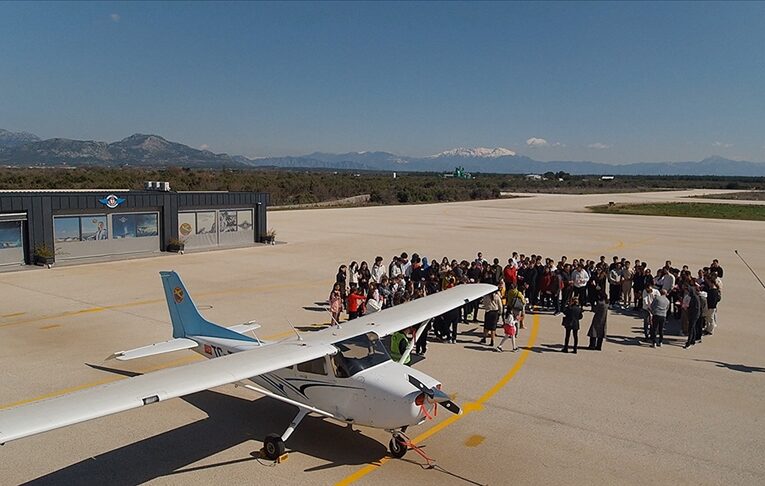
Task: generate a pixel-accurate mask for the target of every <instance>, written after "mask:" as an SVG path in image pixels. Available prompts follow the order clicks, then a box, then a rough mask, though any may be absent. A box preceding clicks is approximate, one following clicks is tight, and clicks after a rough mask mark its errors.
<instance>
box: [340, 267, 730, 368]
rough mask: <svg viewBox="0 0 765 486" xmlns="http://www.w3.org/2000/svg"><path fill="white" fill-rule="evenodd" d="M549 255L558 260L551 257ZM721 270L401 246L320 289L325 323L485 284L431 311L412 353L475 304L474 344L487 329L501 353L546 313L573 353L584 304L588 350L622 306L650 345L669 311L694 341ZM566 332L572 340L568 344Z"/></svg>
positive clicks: (713, 306) (395, 353)
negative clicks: (478, 325) (325, 299)
mask: <svg viewBox="0 0 765 486" xmlns="http://www.w3.org/2000/svg"><path fill="white" fill-rule="evenodd" d="M556 260H557V261H556ZM722 278H723V269H722V267H721V266H720V264H719V262H718V260H716V259H715V260H713V261H712V263H711V264H710V265H709V266H708V267H704V268H701V269H699V270H698V271H697V272H696V274H693V273H692V272H691V271H690V269H689V268H688V266H687V265H684V266H682V267H680V268H677V267H674V266H673V265H672V262H671V261H669V260H667V261H666V262H665V263H664V266H663V267H661V268H659V269H657V270H656V271H655V272H653V271H652V270H651V268H649V266H648V264H647V263H646V262H644V261H641V260H635V261H634V263H633V262H631V261H629V260H627V259H626V258H620V257H617V256H614V257H613V258H612V261H611V262H608V261H607V260H606V257H605V256H601V257H600V259H599V261H594V260H588V259H583V258H574V259H573V260H571V261H569V260H568V258H567V257H566V256H562V257H560V258H558V259H553V258H546V257H543V256H542V255H528V256H527V255H524V254H519V253H517V252H513V253H512V256H511V257H510V258H508V260H507V263H506V264H504V265H503V264H501V263H500V260H499V259H498V258H493V259H492V261H491V262H489V261H488V260H486V259H484V257H483V255H482V253H481V252H479V253H478V254H477V255H476V257H475V258H474V259H473V260H472V261H467V260H462V261H459V262H458V261H457V260H454V259H451V260H450V259H449V258H447V257H443V258H442V259H441V261H440V262H439V261H437V260H429V259H428V258H427V257H424V256H420V255H418V254H417V253H413V254H412V255H411V256H409V255H408V254H407V253H406V252H404V253H401V255H398V256H394V257H393V258H392V259H391V260H390V261H389V262H385V261H384V259H383V258H382V257H380V256H378V257H376V258H375V260H374V263H373V264H372V266H371V267H370V266H369V264H368V263H367V262H366V261H362V262H361V263H360V264H359V263H357V262H356V261H354V262H351V263H350V265H347V266H346V265H341V266H340V268H339V269H338V272H337V275H336V281H335V284H334V286H333V288H332V291H331V293H330V296H329V310H330V313H331V314H332V321H333V324H338V323H339V322H340V321H341V318H342V314H343V312H347V314H348V319H355V318H357V317H360V316H363V315H365V314H369V313H372V312H376V311H379V310H382V309H386V308H388V307H392V306H395V305H399V304H402V303H405V302H408V301H410V300H413V299H418V298H420V297H424V296H426V295H430V294H433V293H436V292H440V291H442V290H446V289H448V288H451V287H454V286H455V285H465V284H470V283H476V282H481V283H489V284H493V285H496V286H497V288H498V290H497V291H496V292H494V293H492V294H489V295H487V296H485V297H484V298H483V299H479V300H476V301H474V302H470V303H467V304H464V305H462V306H461V307H457V308H456V309H454V310H452V311H449V312H447V313H446V314H444V315H441V316H438V317H436V318H434V319H433V321H432V324H428V327H427V328H426V329H425V330H424V331H423V332H421V334H420V336H419V338H418V339H416V347H415V350H414V352H415V354H425V352H426V351H427V341H428V336H429V334H430V332H431V331H432V332H433V337H434V338H435V339H437V340H439V341H441V342H446V343H455V342H456V339H457V334H458V325H459V323H460V322H463V323H468V322H469V321H471V320H472V321H473V322H479V310H480V309H483V310H484V315H483V320H482V322H483V328H484V329H483V336H482V338H481V340H480V343H481V344H487V345H489V346H491V347H493V348H494V347H495V339H496V334H495V333H496V329H497V328H498V327H502V328H503V330H504V332H505V336H504V339H503V340H502V343H500V344H499V346H496V348H495V349H496V350H497V351H502V349H503V348H502V346H503V344H504V342H505V340H506V339H511V340H512V346H513V351H515V350H516V349H517V347H516V345H515V335H516V333H517V332H518V331H519V330H520V329H523V328H524V327H525V326H524V318H525V316H526V314H527V313H531V312H545V311H547V312H551V313H553V314H554V315H555V316H562V321H561V323H562V325H563V327H564V328H565V339H564V345H563V348H562V349H561V351H562V352H566V353H567V352H569V350H570V351H571V352H573V353H576V352H577V349H578V347H579V328H580V322H581V320H582V319H583V318H584V311H585V310H586V308H588V307H589V310H591V311H592V321H591V325H590V327H589V330H588V332H587V336H588V337H589V338H590V340H589V348H590V349H593V350H601V349H602V346H603V341H604V339H605V338H606V332H607V320H608V313H609V311H619V312H631V313H635V314H638V315H639V316H640V317H641V318H642V320H643V334H644V339H645V341H646V342H648V343H650V344H651V346H652V347H660V346H661V345H662V342H663V341H664V330H665V326H666V324H667V321H668V319H674V320H677V321H678V322H679V323H680V328H681V330H682V333H683V335H685V336H687V340H686V342H685V346H684V347H685V348H688V347H690V346H693V345H694V344H697V343H700V342H701V339H702V336H704V335H711V334H713V333H714V330H715V328H716V327H717V305H718V303H719V302H720V299H721V297H722ZM572 340H573V343H572V342H571V341H572ZM393 341H394V343H393V344H394V345H393V346H392V348H393V349H391V356H392V357H393V358H394V359H397V357H400V356H401V354H402V353H403V349H404V348H406V346H407V345H408V341H407V339H406V337H405V336H404V339H401V336H394V340H393Z"/></svg>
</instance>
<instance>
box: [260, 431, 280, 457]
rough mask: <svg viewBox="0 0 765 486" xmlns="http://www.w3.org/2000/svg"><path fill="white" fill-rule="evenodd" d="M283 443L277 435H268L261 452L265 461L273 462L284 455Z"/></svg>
mask: <svg viewBox="0 0 765 486" xmlns="http://www.w3.org/2000/svg"><path fill="white" fill-rule="evenodd" d="M284 451H285V447H284V441H283V440H282V438H281V436H279V435H277V434H268V435H267V436H266V438H265V440H264V441H263V452H264V453H265V455H266V458H267V459H271V460H272V461H275V460H277V459H279V458H280V457H281V456H282V454H284Z"/></svg>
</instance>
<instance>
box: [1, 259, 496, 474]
mask: <svg viewBox="0 0 765 486" xmlns="http://www.w3.org/2000/svg"><path fill="white" fill-rule="evenodd" d="M160 275H161V276H162V284H163V286H164V289H165V297H166V299H167V306H168V309H169V311H170V320H171V322H172V325H173V339H171V340H170V341H166V342H163V343H157V344H152V345H150V346H144V347H141V348H137V349H132V350H129V351H121V352H118V353H115V354H114V355H112V356H111V357H113V358H116V359H118V360H130V359H135V358H141V357H145V356H152V355H157V354H161V353H169V352H172V351H179V350H183V349H192V350H194V351H196V352H197V353H199V354H201V355H203V356H205V357H207V358H211V359H209V360H207V361H201V362H196V363H192V364H188V365H185V366H179V367H176V368H169V369H166V370H162V371H156V372H153V373H147V374H144V375H140V376H136V377H133V378H128V379H125V380H121V381H118V382H115V383H109V384H106V385H101V386H98V387H94V388H91V389H88V390H84V391H80V392H76V393H72V394H68V395H63V396H60V397H57V398H52V399H48V400H43V401H39V402H34V403H31V404H28V405H22V406H19V407H15V408H10V409H8V410H2V411H0V444H4V443H6V442H9V441H12V440H16V439H20V438H22V437H27V436H30V435H34V434H39V433H41V432H46V431H49V430H52V429H56V428H59V427H65V426H67V425H72V424H76V423H79V422H84V421H86V420H91V419H95V418H98V417H103V416H106V415H110V414H113V413H117V412H122V411H125V410H129V409H132V408H137V407H141V406H143V405H150V404H152V403H156V402H159V401H162V400H167V399H169V398H174V397H179V396H183V395H188V394H190V393H195V392H199V391H202V390H206V389H209V388H213V387H216V386H220V385H225V384H229V383H233V384H235V385H238V386H242V387H245V388H248V389H250V390H253V391H256V392H258V393H260V394H262V395H265V396H268V397H272V398H275V399H277V400H281V401H283V402H286V403H289V404H291V405H294V406H296V407H298V409H299V411H298V414H297V415H296V416H295V418H294V419H293V420H292V423H290V424H289V426H288V427H287V429H286V430H285V431H284V433H283V434H281V435H279V434H269V435H268V436H266V438H265V440H264V441H263V451H264V454H265V456H266V457H267V458H269V459H272V460H276V459H278V458H279V457H281V455H282V454H283V453H284V451H285V445H284V442H285V441H286V440H287V439H288V438H289V437H290V435H291V434H292V433H293V432H294V431H295V429H296V427H297V426H298V425H299V424H300V422H301V420H302V419H303V418H304V417H305V416H306V415H307V414H308V413H315V414H319V415H322V416H325V417H329V418H331V419H335V420H337V421H340V422H343V423H347V424H350V425H353V424H356V425H364V426H368V427H374V428H379V429H385V430H386V431H388V432H390V433H391V435H392V438H391V440H390V443H389V449H390V453H391V455H392V456H394V457H397V458H400V457H403V456H404V454H405V453H406V452H407V450H408V444H409V441H408V440H407V438H406V435H405V432H406V430H407V428H408V427H410V426H413V425H419V424H421V423H422V422H423V421H425V420H426V419H427V418H429V417H432V416H433V414H434V413H435V408H436V407H437V406H438V404H441V405H442V406H443V407H444V408H446V409H447V410H449V411H450V412H453V413H461V411H460V408H459V407H458V406H457V405H456V404H455V403H453V402H452V401H451V400H450V399H449V396H448V395H447V394H446V393H444V392H443V391H441V383H439V382H438V381H437V380H435V379H434V378H431V377H430V376H428V375H426V374H424V373H422V372H420V371H417V370H416V369H413V368H410V367H408V366H405V365H404V364H402V363H403V362H404V361H405V360H406V358H407V356H408V355H409V353H410V352H411V350H412V346H413V345H414V341H413V342H412V343H410V346H409V348H408V349H407V350H406V352H405V353H404V355H403V356H402V357H401V359H400V361H399V362H394V361H392V360H391V358H390V356H389V354H388V352H387V350H386V349H385V347H384V346H383V344H382V343H381V342H380V338H382V337H384V336H387V335H389V334H392V333H394V332H396V331H400V330H402V329H407V328H409V327H412V326H419V327H418V330H417V333H416V337H419V336H420V335H421V333H422V332H423V330H424V329H425V328H426V326H425V325H423V324H426V323H427V322H428V321H429V320H430V319H432V318H434V317H436V316H438V315H441V314H443V313H445V312H447V311H449V310H451V309H453V308H455V307H458V306H460V305H463V304H465V303H467V302H471V301H474V300H476V299H479V298H481V297H482V296H484V295H486V294H489V293H491V292H493V291H495V290H496V287H494V286H493V285H487V284H470V285H460V286H457V287H454V288H452V289H449V290H445V291H443V292H440V293H437V294H434V295H430V296H428V297H424V298H421V299H418V300H414V301H411V302H408V303H405V304H402V305H399V306H396V307H392V308H389V309H385V310H382V311H379V312H376V313H374V314H370V315H367V316H364V317H361V318H358V319H354V320H352V321H348V322H344V323H342V324H341V325H340V326H336V327H331V328H327V329H323V330H321V331H318V332H314V333H310V334H299V333H298V335H297V337H296V338H291V339H287V340H282V341H278V342H272V343H269V342H266V341H262V340H260V339H258V338H257V337H251V336H250V335H248V334H247V333H251V334H254V333H252V331H254V330H255V329H257V328H258V327H259V326H258V325H255V324H243V325H238V326H233V327H222V326H219V325H217V324H213V323H211V322H209V321H207V320H206V319H205V318H204V317H202V316H201V315H200V314H199V311H198V310H197V307H196V305H195V304H194V302H193V301H192V299H191V296H190V295H189V293H188V292H187V291H186V288H185V287H184V285H183V283H182V282H181V279H180V277H179V276H178V274H176V273H175V272H160ZM296 333H297V331H296Z"/></svg>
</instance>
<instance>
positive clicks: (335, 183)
mask: <svg viewBox="0 0 765 486" xmlns="http://www.w3.org/2000/svg"><path fill="white" fill-rule="evenodd" d="M145 181H167V182H169V183H170V188H171V189H172V190H175V191H257V192H268V193H270V194H271V204H272V205H277V206H278V205H287V204H307V203H316V202H322V201H330V200H334V199H341V198H345V197H351V196H356V195H359V194H369V195H370V203H371V204H412V203H432V202H448V201H467V200H477V199H495V198H499V197H502V195H503V194H502V193H508V192H532V193H533V192H558V193H572V194H573V193H597V192H601V193H605V192H627V191H648V190H661V189H688V188H706V189H756V188H762V187H763V185H765V178H761V177H760V178H747V177H711V176H710V177H696V176H694V177H690V176H669V177H668V176H617V177H616V178H615V179H614V180H611V181H604V180H601V179H600V177H599V176H577V175H570V174H564V173H556V174H552V173H551V174H545V177H544V178H543V179H542V180H530V179H528V178H526V177H525V176H523V175H509V174H473V178H472V179H458V178H449V177H443V175H441V174H435V173H403V174H402V173H398V174H397V177H395V178H394V177H393V175H392V174H391V173H379V172H361V173H359V172H348V171H329V170H327V171H321V170H284V169H265V170H264V169H218V170H214V169H188V168H179V167H168V168H160V169H152V168H136V167H122V168H106V167H88V168H2V169H0V189H16V190H19V189H129V190H141V189H143V187H144V182H145Z"/></svg>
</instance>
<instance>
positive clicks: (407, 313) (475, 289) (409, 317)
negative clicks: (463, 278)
mask: <svg viewBox="0 0 765 486" xmlns="http://www.w3.org/2000/svg"><path fill="white" fill-rule="evenodd" d="M495 290H497V287H496V286H494V285H490V284H466V285H457V286H456V287H452V288H450V289H447V290H444V291H443V292H438V293H437V294H432V295H428V296H427V297H422V298H419V299H416V300H412V301H410V302H406V303H405V304H401V305H397V306H395V307H389V308H387V309H383V310H381V311H378V312H375V313H373V314H369V315H366V316H363V317H359V318H358V319H353V320H351V321H347V322H343V323H342V324H341V325H340V329H337V328H328V329H324V330H322V331H319V332H317V333H314V335H313V336H306V337H305V339H306V340H311V342H317V343H329V344H331V343H336V342H340V341H343V340H345V339H349V338H352V337H355V336H359V335H361V334H366V333H368V332H374V333H375V334H377V335H378V336H380V337H384V336H387V335H388V334H393V333H394V332H396V331H400V330H402V329H406V328H408V327H411V326H416V325H418V324H420V323H422V322H425V321H427V320H429V319H432V318H434V317H437V316H440V315H441V314H444V313H446V312H448V311H450V310H452V309H454V308H455V307H460V306H462V305H464V304H467V303H468V302H472V301H474V300H476V299H480V298H481V297H483V296H484V295H487V294H490V293H492V292H494V291H495ZM328 335H329V336H331V337H329V338H328V337H327V336H328Z"/></svg>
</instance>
